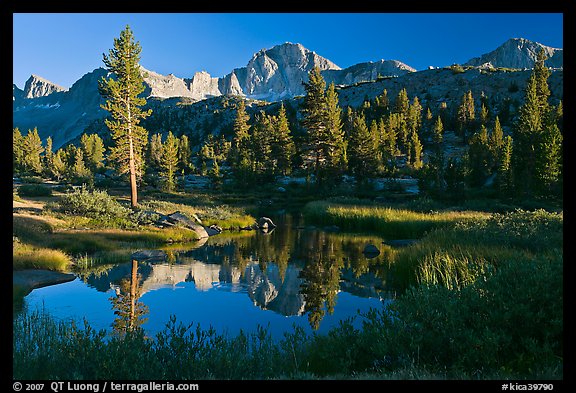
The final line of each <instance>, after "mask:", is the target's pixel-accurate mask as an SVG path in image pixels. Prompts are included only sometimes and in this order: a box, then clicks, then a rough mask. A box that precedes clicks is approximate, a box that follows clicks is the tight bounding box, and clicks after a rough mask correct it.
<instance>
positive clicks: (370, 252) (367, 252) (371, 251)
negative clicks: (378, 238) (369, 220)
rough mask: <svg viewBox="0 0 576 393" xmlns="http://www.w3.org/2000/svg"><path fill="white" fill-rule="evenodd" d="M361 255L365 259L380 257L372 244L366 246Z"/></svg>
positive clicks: (378, 251)
mask: <svg viewBox="0 0 576 393" xmlns="http://www.w3.org/2000/svg"><path fill="white" fill-rule="evenodd" d="M363 253H364V256H365V257H366V258H376V257H377V256H378V255H380V250H379V249H378V247H376V246H375V245H374V244H366V247H364V251H363Z"/></svg>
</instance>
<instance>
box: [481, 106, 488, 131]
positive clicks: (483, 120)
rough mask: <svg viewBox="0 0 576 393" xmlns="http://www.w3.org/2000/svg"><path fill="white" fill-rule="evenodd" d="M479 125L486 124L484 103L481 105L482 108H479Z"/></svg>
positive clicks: (486, 116)
mask: <svg viewBox="0 0 576 393" xmlns="http://www.w3.org/2000/svg"><path fill="white" fill-rule="evenodd" d="M480 124H481V125H483V126H485V125H487V124H488V109H487V108H486V106H485V105H484V103H482V106H481V107H480Z"/></svg>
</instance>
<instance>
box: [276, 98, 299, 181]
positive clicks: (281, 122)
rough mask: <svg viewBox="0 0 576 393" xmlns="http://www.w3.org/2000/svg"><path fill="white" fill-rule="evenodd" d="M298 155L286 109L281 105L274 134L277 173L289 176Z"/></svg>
mask: <svg viewBox="0 0 576 393" xmlns="http://www.w3.org/2000/svg"><path fill="white" fill-rule="evenodd" d="M295 153H296V148H295V146H294V141H293V139H292V135H291V131H290V126H289V124H288V118H287V117H286V109H285V108H284V104H283V103H282V104H280V110H279V111H278V116H277V117H276V118H275V121H274V133H273V137H272V152H271V154H272V157H274V159H275V161H276V168H277V173H278V174H281V175H283V176H286V175H289V174H290V172H291V170H292V158H293V157H294V154H295Z"/></svg>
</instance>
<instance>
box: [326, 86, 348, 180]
mask: <svg viewBox="0 0 576 393" xmlns="http://www.w3.org/2000/svg"><path fill="white" fill-rule="evenodd" d="M325 123H326V140H325V141H324V155H325V156H326V167H325V168H324V169H325V170H324V174H325V177H326V179H330V181H331V182H334V181H336V182H337V181H338V179H340V176H341V175H342V173H343V171H344V170H346V167H347V165H348V163H347V153H346V146H345V142H344V131H343V130H342V109H341V108H340V106H339V104H338V94H337V93H336V88H335V86H334V83H330V86H328V89H327V90H326V119H325Z"/></svg>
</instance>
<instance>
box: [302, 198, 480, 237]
mask: <svg viewBox="0 0 576 393" xmlns="http://www.w3.org/2000/svg"><path fill="white" fill-rule="evenodd" d="M303 212H304V216H305V218H306V220H307V221H310V222H311V223H315V224H320V225H337V226H339V227H340V228H341V229H343V230H347V231H354V232H368V233H374V234H378V235H381V236H384V237H388V238H391V239H415V238H420V237H422V236H423V235H424V234H425V233H426V232H428V231H430V230H432V229H435V228H439V227H447V226H449V225H452V224H454V223H455V222H458V221H463V220H478V219H485V218H487V217H488V216H489V214H487V213H484V212H477V211H437V212H429V213H422V212H417V211H413V210H408V209H403V208H393V207H386V206H377V205H376V206H369V205H357V204H342V203H334V202H329V201H315V202H310V203H307V204H306V206H305V207H304V210H303Z"/></svg>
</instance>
